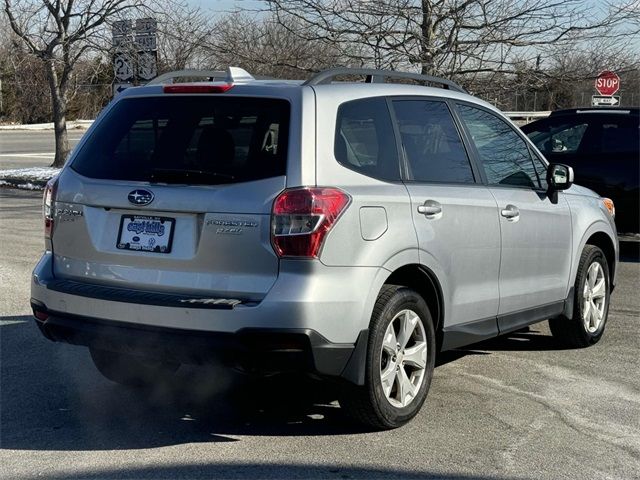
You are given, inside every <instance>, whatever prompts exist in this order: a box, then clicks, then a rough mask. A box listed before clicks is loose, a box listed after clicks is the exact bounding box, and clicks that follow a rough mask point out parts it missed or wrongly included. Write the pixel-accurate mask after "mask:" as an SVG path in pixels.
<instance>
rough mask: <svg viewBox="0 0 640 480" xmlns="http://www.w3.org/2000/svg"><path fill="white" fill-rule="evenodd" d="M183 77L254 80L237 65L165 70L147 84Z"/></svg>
mask: <svg viewBox="0 0 640 480" xmlns="http://www.w3.org/2000/svg"><path fill="white" fill-rule="evenodd" d="M184 77H196V78H206V79H208V80H209V81H214V80H221V81H224V82H227V83H244V82H250V81H251V80H255V78H253V76H252V75H251V74H250V73H249V72H247V71H246V70H243V69H242V68H239V67H227V69H226V70H225V71H222V70H195V69H187V70H176V71H175V72H167V73H163V74H162V75H159V76H157V77H156V78H154V79H153V80H151V81H150V82H149V83H147V85H162V84H163V83H174V80H175V79H176V78H184Z"/></svg>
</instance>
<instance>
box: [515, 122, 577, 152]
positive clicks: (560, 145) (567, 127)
mask: <svg viewBox="0 0 640 480" xmlns="http://www.w3.org/2000/svg"><path fill="white" fill-rule="evenodd" d="M587 127H588V125H587V124H586V123H583V122H580V123H577V124H576V123H574V124H571V123H561V124H555V125H554V124H547V125H546V126H544V127H541V128H542V130H534V131H532V132H529V133H528V134H527V135H528V137H529V138H530V139H531V140H532V141H533V143H534V144H535V146H536V147H538V150H540V151H541V152H543V153H560V154H562V153H575V152H577V151H578V149H579V148H580V145H581V143H582V140H583V138H585V133H586V131H587Z"/></svg>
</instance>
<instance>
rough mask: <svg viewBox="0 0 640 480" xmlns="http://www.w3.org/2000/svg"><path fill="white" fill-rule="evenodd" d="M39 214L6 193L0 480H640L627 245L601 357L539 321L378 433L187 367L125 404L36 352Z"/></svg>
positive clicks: (484, 352)
mask: <svg viewBox="0 0 640 480" xmlns="http://www.w3.org/2000/svg"><path fill="white" fill-rule="evenodd" d="M2 150H3V151H4V144H2ZM2 166H3V167H5V165H4V164H2ZM5 168H7V167H5ZM40 210H41V207H40V193H37V192H36V193H34V192H25V191H18V190H10V189H0V281H1V284H2V300H1V301H0V478H7V479H15V478H21V479H32V478H34V479H35V478H49V479H63V478H65V479H67V478H70V479H80V478H83V479H84V478H89V479H111V478H167V479H169V478H171V479H175V478H212V477H222V478H246V477H251V478H336V479H344V478H365V477H366V478H446V479H454V478H456V479H481V478H498V479H506V478H531V479H534V478H535V479H541V478H542V479H557V478H576V479H578V478H579V479H583V478H593V479H631V478H640V375H639V373H640V355H639V354H638V347H639V346H640V329H639V326H640V296H639V295H638V289H639V287H640V263H639V259H638V256H637V249H635V247H634V248H629V246H628V245H625V253H624V261H623V262H622V263H621V265H620V274H619V280H618V287H617V289H616V291H615V292H614V294H613V297H612V305H611V311H610V316H609V324H608V327H607V331H606V333H605V336H604V338H603V339H602V341H601V342H600V343H599V344H598V345H596V346H595V347H592V348H589V349H585V350H559V349H558V348H557V347H556V345H555V344H554V342H553V339H552V338H551V337H550V335H549V331H548V329H547V326H546V323H544V324H539V325H536V326H534V327H532V328H531V329H530V331H529V332H520V333H516V334H514V335H512V336H510V337H507V338H500V339H496V340H493V341H489V342H484V343H481V344H477V345H474V346H472V347H470V348H467V349H463V350H459V351H454V352H449V353H447V354H445V355H443V356H442V357H441V358H440V360H439V366H438V367H437V368H436V371H435V376H434V379H433V383H432V386H431V392H430V394H429V397H428V399H427V402H426V404H425V406H424V407H423V409H422V411H421V413H420V414H419V415H418V417H416V418H415V419H414V421H412V422H411V423H410V424H409V425H407V426H405V427H403V428H401V429H398V430H395V431H390V432H373V433H372V432H366V431H362V430H360V429H358V428H356V427H354V426H352V425H350V424H348V423H347V421H346V420H345V419H344V418H343V417H342V415H341V412H340V409H339V408H337V406H336V405H335V404H329V403H328V402H329V401H330V400H331V399H330V398H324V397H326V396H325V395H322V394H321V392H320V393H318V392H316V393H314V394H313V395H311V394H309V395H307V394H305V392H307V391H308V390H310V389H308V388H306V387H305V386H304V385H303V384H302V383H301V382H300V381H299V380H291V381H289V382H284V381H281V382H271V383H268V384H266V386H264V387H265V388H262V389H261V388H258V387H257V386H255V385H251V384H247V383H246V382H245V381H244V380H243V379H242V378H241V377H238V376H236V375H234V374H231V373H229V372H227V371H225V370H222V369H218V368H206V369H205V368H195V367H189V368H187V367H182V368H181V369H180V371H179V372H178V375H177V376H176V378H175V381H174V382H172V383H171V384H164V385H159V386H158V387H157V388H155V389H152V390H132V389H128V388H125V387H121V386H118V385H116V384H113V383H110V382H109V381H107V380H105V379H104V378H102V377H101V376H100V374H99V373H98V372H97V371H96V370H95V368H94V367H93V365H92V363H91V360H90V357H89V354H88V352H87V351H86V350H85V349H83V348H80V347H72V346H68V345H63V344H54V343H51V342H49V341H47V340H45V339H44V338H43V337H42V336H41V335H40V334H39V332H38V330H37V328H36V326H35V325H34V323H33V321H32V319H31V315H30V309H29V282H30V276H29V275H30V272H31V269H32V268H33V265H34V264H35V262H36V261H37V259H38V258H39V255H40V253H41V250H42V247H43V240H42V221H41V218H40ZM308 396H311V397H312V398H313V399H314V400H315V401H316V403H315V404H310V403H309V402H307V401H305V400H307V397H308Z"/></svg>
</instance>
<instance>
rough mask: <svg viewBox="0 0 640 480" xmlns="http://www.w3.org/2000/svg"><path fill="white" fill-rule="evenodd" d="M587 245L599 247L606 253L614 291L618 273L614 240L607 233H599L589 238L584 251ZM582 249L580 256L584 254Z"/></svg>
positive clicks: (610, 281) (610, 280)
mask: <svg viewBox="0 0 640 480" xmlns="http://www.w3.org/2000/svg"><path fill="white" fill-rule="evenodd" d="M585 245H593V246H595V247H598V248H599V249H600V250H602V252H603V253H604V256H605V258H606V259H607V266H608V267H609V283H610V285H611V290H612V291H613V286H614V279H615V273H616V248H615V246H614V242H613V240H612V239H611V237H610V236H609V235H608V234H607V233H605V232H603V231H598V232H595V233H592V234H591V236H589V238H587V240H586V241H585V243H584V245H583V246H582V249H584V246H585ZM582 249H581V250H580V254H582Z"/></svg>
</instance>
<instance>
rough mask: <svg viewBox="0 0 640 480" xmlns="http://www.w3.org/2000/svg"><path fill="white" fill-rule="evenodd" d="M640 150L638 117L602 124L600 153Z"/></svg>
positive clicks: (608, 121) (639, 122)
mask: <svg viewBox="0 0 640 480" xmlns="http://www.w3.org/2000/svg"><path fill="white" fill-rule="evenodd" d="M639 150H640V121H639V119H638V117H635V118H624V119H620V120H618V121H610V120H607V121H605V122H604V123H603V124H602V135H601V144H600V151H601V152H602V153H631V152H633V153H638V151H639Z"/></svg>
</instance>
